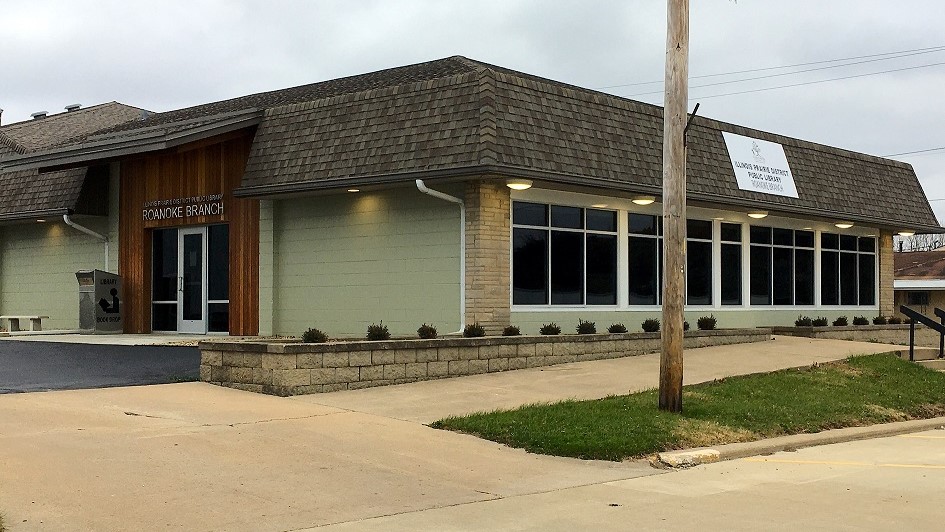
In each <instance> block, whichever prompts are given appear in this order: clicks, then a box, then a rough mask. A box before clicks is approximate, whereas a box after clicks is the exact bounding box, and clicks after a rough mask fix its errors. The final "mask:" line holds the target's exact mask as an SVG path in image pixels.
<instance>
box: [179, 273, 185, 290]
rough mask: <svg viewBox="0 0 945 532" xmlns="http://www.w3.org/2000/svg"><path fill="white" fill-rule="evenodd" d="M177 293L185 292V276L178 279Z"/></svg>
mask: <svg viewBox="0 0 945 532" xmlns="http://www.w3.org/2000/svg"><path fill="white" fill-rule="evenodd" d="M177 291H178V292H183V291H184V276H183V275H181V276H178V277H177Z"/></svg>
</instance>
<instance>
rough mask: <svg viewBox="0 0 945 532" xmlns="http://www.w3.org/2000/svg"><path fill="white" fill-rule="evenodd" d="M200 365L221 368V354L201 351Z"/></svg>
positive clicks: (220, 352)
mask: <svg viewBox="0 0 945 532" xmlns="http://www.w3.org/2000/svg"><path fill="white" fill-rule="evenodd" d="M200 363H201V364H205V365H207V366H222V365H223V352H222V351H201V352H200Z"/></svg>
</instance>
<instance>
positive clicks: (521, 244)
mask: <svg viewBox="0 0 945 532" xmlns="http://www.w3.org/2000/svg"><path fill="white" fill-rule="evenodd" d="M512 303H513V304H515V305H548V304H551V305H585V304H586V305H616V304H617V213H616V212H615V211H606V210H600V209H584V208H581V207H567V206H561V205H544V204H539V203H528V202H521V201H516V202H513V204H512Z"/></svg>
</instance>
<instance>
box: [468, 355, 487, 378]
mask: <svg viewBox="0 0 945 532" xmlns="http://www.w3.org/2000/svg"><path fill="white" fill-rule="evenodd" d="M468 368H469V374H470V375H475V374H479V373H488V372H489V361H488V360H478V359H477V360H470V361H469V365H468Z"/></svg>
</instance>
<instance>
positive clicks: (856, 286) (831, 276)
mask: <svg viewBox="0 0 945 532" xmlns="http://www.w3.org/2000/svg"><path fill="white" fill-rule="evenodd" d="M820 248H821V251H820V302H821V304H823V305H875V304H876V239H875V238H874V237H856V236H853V235H838V234H835V233H823V234H822V235H821V239H820Z"/></svg>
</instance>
